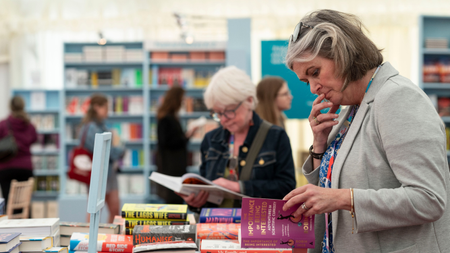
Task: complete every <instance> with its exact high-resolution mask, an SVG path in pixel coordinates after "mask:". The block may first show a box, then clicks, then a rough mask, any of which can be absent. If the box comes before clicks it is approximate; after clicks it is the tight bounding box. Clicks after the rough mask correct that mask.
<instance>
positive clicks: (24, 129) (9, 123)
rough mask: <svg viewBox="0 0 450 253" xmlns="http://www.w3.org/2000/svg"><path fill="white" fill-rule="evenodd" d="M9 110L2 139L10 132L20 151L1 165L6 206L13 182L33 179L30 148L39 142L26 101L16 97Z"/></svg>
mask: <svg viewBox="0 0 450 253" xmlns="http://www.w3.org/2000/svg"><path fill="white" fill-rule="evenodd" d="M9 109H10V110H11V113H10V115H9V116H8V118H6V119H5V120H2V121H1V122H0V139H1V138H4V137H5V136H7V135H8V133H9V132H10V133H11V134H12V135H13V136H14V140H15V141H16V144H17V147H18V151H17V154H16V155H15V156H14V157H12V158H11V159H9V160H7V161H4V162H2V163H0V185H1V187H2V194H3V198H4V199H5V204H6V205H7V204H8V195H9V189H10V187H11V181H12V180H13V179H16V180H17V181H27V180H28V178H30V177H33V164H32V163H31V152H30V147H31V144H33V143H34V142H36V140H37V132H36V128H35V127H34V126H33V125H32V124H31V123H30V120H29V118H28V115H27V113H26V112H25V101H23V99H22V98H21V97H19V96H14V97H13V98H11V100H10V102H9Z"/></svg>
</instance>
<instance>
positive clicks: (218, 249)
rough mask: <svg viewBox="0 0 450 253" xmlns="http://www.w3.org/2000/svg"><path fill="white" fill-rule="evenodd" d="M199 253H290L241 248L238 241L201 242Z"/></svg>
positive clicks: (274, 249) (287, 252) (281, 249)
mask: <svg viewBox="0 0 450 253" xmlns="http://www.w3.org/2000/svg"><path fill="white" fill-rule="evenodd" d="M200 249H201V250H200V253H239V252H243V253H291V252H292V249H283V248H252V249H245V248H241V245H240V244H239V241H238V240H202V243H201V246H200Z"/></svg>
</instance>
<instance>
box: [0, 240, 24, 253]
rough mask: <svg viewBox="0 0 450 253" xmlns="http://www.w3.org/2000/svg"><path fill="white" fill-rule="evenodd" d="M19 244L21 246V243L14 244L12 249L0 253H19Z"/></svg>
mask: <svg viewBox="0 0 450 253" xmlns="http://www.w3.org/2000/svg"><path fill="white" fill-rule="evenodd" d="M20 244H21V242H19V243H18V244H16V245H15V246H13V247H12V248H10V249H9V250H7V251H2V252H0V253H19V252H20V250H19V246H20Z"/></svg>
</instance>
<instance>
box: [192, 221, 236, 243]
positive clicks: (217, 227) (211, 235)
mask: <svg viewBox="0 0 450 253" xmlns="http://www.w3.org/2000/svg"><path fill="white" fill-rule="evenodd" d="M240 229H241V224H240V223H199V224H197V239H200V240H203V239H216V240H225V239H227V240H238V239H239V230H240Z"/></svg>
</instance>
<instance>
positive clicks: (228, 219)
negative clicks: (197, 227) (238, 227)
mask: <svg viewBox="0 0 450 253" xmlns="http://www.w3.org/2000/svg"><path fill="white" fill-rule="evenodd" d="M199 223H241V217H232V216H228V217H223V216H218V217H214V216H209V217H206V216H200V218H199Z"/></svg>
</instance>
